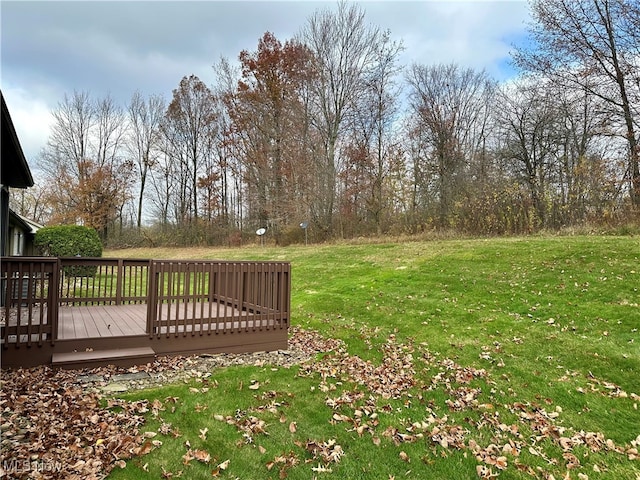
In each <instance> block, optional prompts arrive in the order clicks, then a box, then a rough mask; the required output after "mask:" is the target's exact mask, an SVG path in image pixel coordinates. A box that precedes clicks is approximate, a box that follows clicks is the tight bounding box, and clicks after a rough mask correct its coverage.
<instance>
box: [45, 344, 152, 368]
mask: <svg viewBox="0 0 640 480" xmlns="http://www.w3.org/2000/svg"><path fill="white" fill-rule="evenodd" d="M155 355H156V352H155V351H154V350H153V349H152V348H150V347H134V348H116V349H112V350H90V351H81V352H66V353H54V354H53V356H52V357H51V364H52V365H53V367H54V368H69V369H81V368H95V367H99V366H102V365H115V366H118V367H131V366H133V365H142V364H144V363H149V362H152V361H153V359H154V358H155Z"/></svg>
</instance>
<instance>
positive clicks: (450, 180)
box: [407, 64, 495, 225]
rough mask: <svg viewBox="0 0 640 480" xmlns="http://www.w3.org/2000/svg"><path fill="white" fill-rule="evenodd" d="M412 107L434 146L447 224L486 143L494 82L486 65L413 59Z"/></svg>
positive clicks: (431, 159) (435, 171)
mask: <svg viewBox="0 0 640 480" xmlns="http://www.w3.org/2000/svg"><path fill="white" fill-rule="evenodd" d="M407 80H408V82H409V85H410V86H411V89H412V90H411V93H410V98H411V108H412V111H413V115H415V117H416V120H417V121H418V122H419V126H420V129H419V131H420V132H421V134H422V135H424V136H425V138H424V141H425V143H426V145H427V146H428V148H429V151H428V153H427V155H428V158H427V160H428V161H429V162H430V165H431V166H430V169H431V171H432V172H433V178H434V179H435V180H436V181H437V191H438V196H439V212H438V216H439V219H440V224H441V225H446V224H447V222H448V221H449V216H450V214H451V213H452V208H453V206H454V204H455V201H456V199H457V198H458V197H459V195H460V194H461V193H462V191H463V187H464V186H465V181H466V178H465V177H466V175H465V174H466V173H467V171H468V169H469V166H470V164H471V162H472V161H473V160H474V159H475V158H476V157H477V156H478V151H479V150H480V151H481V150H482V149H483V146H484V140H485V138H486V135H487V132H486V128H485V127H486V123H487V119H488V118H489V114H490V110H489V105H490V100H491V96H492V95H493V91H494V89H495V85H494V82H493V81H492V80H491V79H490V78H489V77H488V76H487V74H486V73H485V72H484V71H481V72H476V71H474V70H472V69H462V68H460V67H458V66H457V65H455V64H449V65H436V66H423V65H413V67H412V69H411V71H410V72H409V73H408V75H407Z"/></svg>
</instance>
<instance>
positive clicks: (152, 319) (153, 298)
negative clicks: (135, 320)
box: [147, 260, 159, 338]
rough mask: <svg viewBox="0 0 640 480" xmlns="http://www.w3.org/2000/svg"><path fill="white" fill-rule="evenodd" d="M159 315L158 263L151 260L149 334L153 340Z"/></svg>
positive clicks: (148, 272)
mask: <svg viewBox="0 0 640 480" xmlns="http://www.w3.org/2000/svg"><path fill="white" fill-rule="evenodd" d="M157 314H158V273H157V271H156V262H154V261H153V260H149V267H148V268H147V334H148V335H149V338H153V334H154V331H153V330H154V326H155V325H156V320H157ZM158 331H159V330H158Z"/></svg>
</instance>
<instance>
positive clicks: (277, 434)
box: [110, 236, 640, 479]
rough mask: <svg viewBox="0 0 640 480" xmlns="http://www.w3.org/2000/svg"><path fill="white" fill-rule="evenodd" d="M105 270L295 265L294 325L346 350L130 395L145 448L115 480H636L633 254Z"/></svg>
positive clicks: (357, 249) (493, 247)
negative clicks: (142, 414)
mask: <svg viewBox="0 0 640 480" xmlns="http://www.w3.org/2000/svg"><path fill="white" fill-rule="evenodd" d="M110 255H117V256H123V255H124V256H127V257H143V258H185V259H187V258H201V259H220V258H222V259H243V260H288V261H291V263H292V277H293V279H292V287H293V291H292V323H293V324H294V325H297V326H300V327H302V328H305V329H313V330H317V331H318V332H320V333H321V334H322V335H324V336H325V337H327V338H329V337H331V338H336V339H340V340H342V341H343V342H344V348H342V349H338V350H337V351H334V352H327V353H326V354H323V355H321V356H320V357H319V358H318V359H317V360H316V361H315V362H313V363H312V364H309V365H303V366H300V367H299V368H291V369H284V368H277V369H276V368H272V367H271V366H264V367H260V368H258V367H229V368H226V369H219V370H215V371H212V372H210V375H206V376H199V377H198V376H194V378H192V379H191V380H190V381H189V382H187V383H185V384H180V385H172V386H167V387H165V388H162V389H157V390H147V391H142V392H136V393H132V394H129V395H127V396H126V398H127V399H128V400H140V399H144V400H146V401H148V402H149V408H150V412H149V413H148V416H147V417H148V423H147V424H146V425H145V426H144V427H143V430H145V431H149V432H154V433H155V436H154V437H149V441H150V442H153V441H155V442H156V445H154V444H153V443H151V444H150V452H149V453H148V454H147V455H144V456H141V457H138V458H135V459H133V460H130V461H129V462H128V463H127V466H126V468H125V469H123V470H119V469H117V470H115V471H113V472H112V474H111V475H110V478H127V479H129V478H159V477H161V476H162V475H164V476H165V478H170V477H171V476H172V475H173V476H177V475H178V474H180V472H182V476H183V477H185V478H194V479H196V478H212V476H213V477H216V476H218V477H220V478H242V479H267V478H274V479H278V478H290V479H309V478H316V477H317V478H330V477H336V478H349V479H358V478H363V479H365V478H393V477H395V478H416V479H418V478H454V479H455V478H460V479H463V478H464V479H466V478H478V477H479V478H490V477H491V475H500V476H501V477H504V478H515V479H518V478H551V475H553V477H554V478H576V479H577V478H589V479H597V478H631V479H633V478H636V479H637V478H640V464H639V461H638V460H637V458H636V457H637V448H638V447H639V445H638V441H640V438H639V435H640V428H639V427H638V425H640V412H639V411H638V403H639V401H640V397H638V395H639V394H640V388H639V383H638V371H639V367H640V345H639V343H640V338H639V334H638V328H639V327H640V305H639V304H640V241H638V239H637V238H635V237H614V236H606V237H605V236H598V237H592V236H577V237H544V238H526V239H491V240H447V241H434V242H407V243H401V244H393V243H388V244H367V245H326V246H313V247H302V246H300V247H287V248H259V247H256V248H243V249H237V250H230V249H229V250H226V249H219V250H211V249H206V250H205V249H201V250H198V249H188V250H185V249H176V250H169V249H164V250H149V249H145V250H127V251H125V252H111V253H110ZM154 404H155V406H156V408H155V409H154V408H153V405H154ZM203 432H204V433H203ZM158 441H159V442H161V443H158ZM196 452H199V453H196ZM203 452H204V453H203ZM207 455H208V457H207ZM191 457H193V458H191ZM198 457H202V458H201V460H198ZM205 460H207V461H205ZM227 461H228V462H227Z"/></svg>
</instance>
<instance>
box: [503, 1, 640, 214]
mask: <svg viewBox="0 0 640 480" xmlns="http://www.w3.org/2000/svg"><path fill="white" fill-rule="evenodd" d="M532 16H533V24H532V25H531V26H530V32H531V34H532V36H533V39H534V41H535V42H534V44H533V45H532V46H527V47H522V48H520V49H518V51H517V53H516V55H515V60H516V63H517V64H518V65H519V66H520V67H521V68H523V69H525V70H526V71H530V72H536V73H541V74H543V75H547V76H550V77H551V78H553V79H554V81H555V82H556V83H557V84H562V85H564V86H566V87H568V88H576V87H577V88H579V89H581V90H587V91H588V92H589V93H591V94H593V95H596V96H598V97H599V98H601V99H602V100H603V101H604V103H605V105H606V106H608V109H609V110H610V111H611V112H613V113H615V114H616V115H617V117H618V118H619V125H620V130H619V134H620V136H621V137H622V138H623V139H624V140H625V142H626V143H627V145H628V159H629V160H628V172H627V178H629V180H630V182H629V183H630V198H631V201H632V204H633V205H635V206H636V207H640V166H639V165H640V150H639V148H640V147H639V144H640V138H639V136H638V135H639V130H640V62H639V60H638V59H639V58H640V33H639V31H640V29H639V28H638V18H639V17H640V4H639V3H638V2H637V1H636V0H534V1H533V3H532ZM606 113H607V114H608V113H609V112H606Z"/></svg>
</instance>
